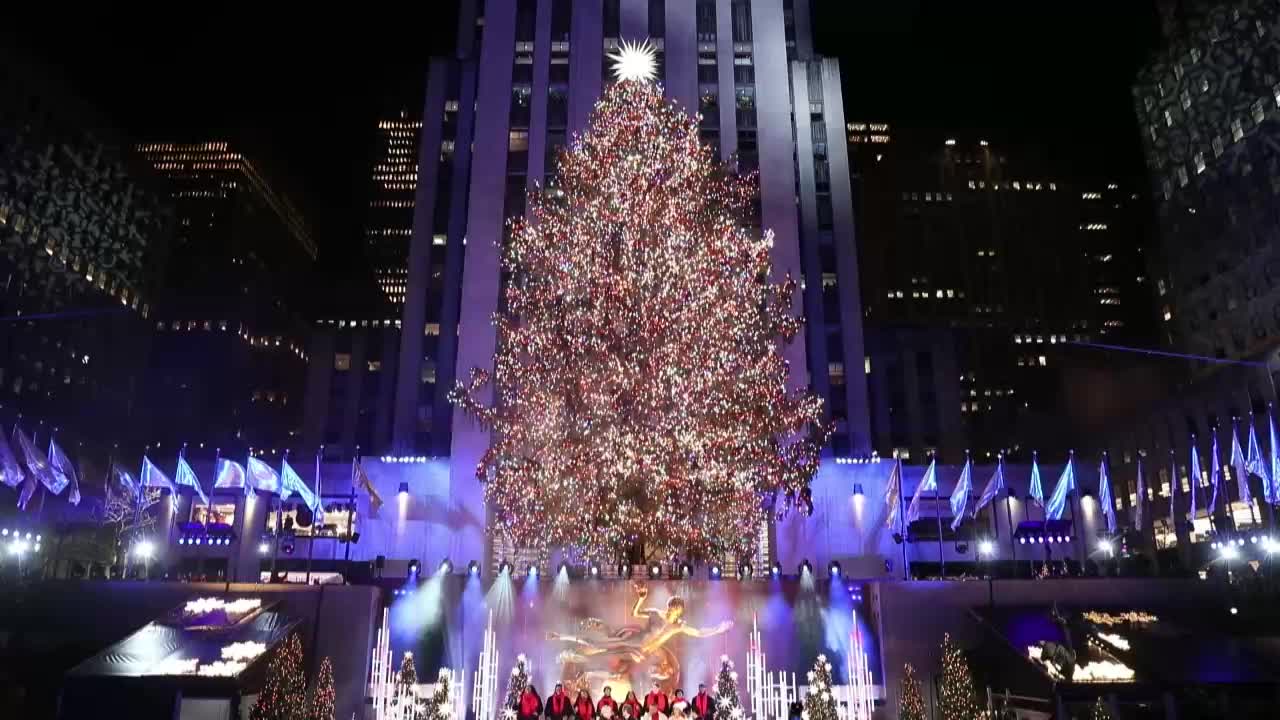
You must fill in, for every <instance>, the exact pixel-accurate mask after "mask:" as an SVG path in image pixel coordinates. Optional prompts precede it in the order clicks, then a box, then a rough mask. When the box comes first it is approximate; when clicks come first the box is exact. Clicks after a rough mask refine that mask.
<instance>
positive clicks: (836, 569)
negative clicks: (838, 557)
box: [827, 560, 840, 578]
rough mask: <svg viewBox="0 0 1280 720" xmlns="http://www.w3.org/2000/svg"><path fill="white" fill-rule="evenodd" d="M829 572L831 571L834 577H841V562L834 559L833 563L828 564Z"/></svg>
mask: <svg viewBox="0 0 1280 720" xmlns="http://www.w3.org/2000/svg"><path fill="white" fill-rule="evenodd" d="M827 572H828V573H830V574H831V577H833V578H838V577H840V563H838V562H836V561H835V560H832V561H831V564H830V565H828V566H827Z"/></svg>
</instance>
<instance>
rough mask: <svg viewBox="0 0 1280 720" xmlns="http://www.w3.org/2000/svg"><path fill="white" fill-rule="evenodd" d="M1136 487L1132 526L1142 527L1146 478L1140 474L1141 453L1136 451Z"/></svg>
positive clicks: (1135, 527) (1144, 510)
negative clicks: (1136, 495)
mask: <svg viewBox="0 0 1280 720" xmlns="http://www.w3.org/2000/svg"><path fill="white" fill-rule="evenodd" d="M1134 485H1136V486H1137V488H1138V504H1137V505H1136V506H1135V507H1134V509H1133V528H1134V529H1135V530H1141V529H1142V523H1143V521H1144V520H1145V519H1146V515H1147V500H1148V498H1147V478H1146V476H1145V475H1143V474H1142V453H1141V452H1139V453H1138V479H1137V481H1136V482H1135V483H1134Z"/></svg>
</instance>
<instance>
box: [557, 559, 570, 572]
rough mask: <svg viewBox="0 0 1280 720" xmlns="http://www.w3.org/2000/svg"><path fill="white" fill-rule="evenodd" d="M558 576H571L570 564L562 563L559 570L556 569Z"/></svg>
mask: <svg viewBox="0 0 1280 720" xmlns="http://www.w3.org/2000/svg"><path fill="white" fill-rule="evenodd" d="M556 574H557V575H568V574H569V563H563V562H562V563H560V567H559V568H558V569H556Z"/></svg>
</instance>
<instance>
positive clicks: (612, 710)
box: [596, 685, 618, 720]
mask: <svg viewBox="0 0 1280 720" xmlns="http://www.w3.org/2000/svg"><path fill="white" fill-rule="evenodd" d="M605 708H609V712H608V713H606V712H605V711H604V710H605ZM596 714H598V715H599V716H600V717H602V718H604V719H605V720H609V718H611V717H613V716H614V715H617V714H618V701H617V700H614V699H613V688H611V687H609V686H608V685H605V686H604V695H603V696H602V697H601V698H600V702H598V703H596Z"/></svg>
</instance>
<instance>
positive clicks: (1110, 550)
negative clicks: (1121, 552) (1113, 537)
mask: <svg viewBox="0 0 1280 720" xmlns="http://www.w3.org/2000/svg"><path fill="white" fill-rule="evenodd" d="M1098 549H1099V550H1101V551H1102V552H1104V553H1106V554H1107V556H1108V557H1109V556H1111V555H1114V554H1115V551H1116V546H1115V544H1113V543H1112V542H1111V541H1110V540H1099V541H1098Z"/></svg>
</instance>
